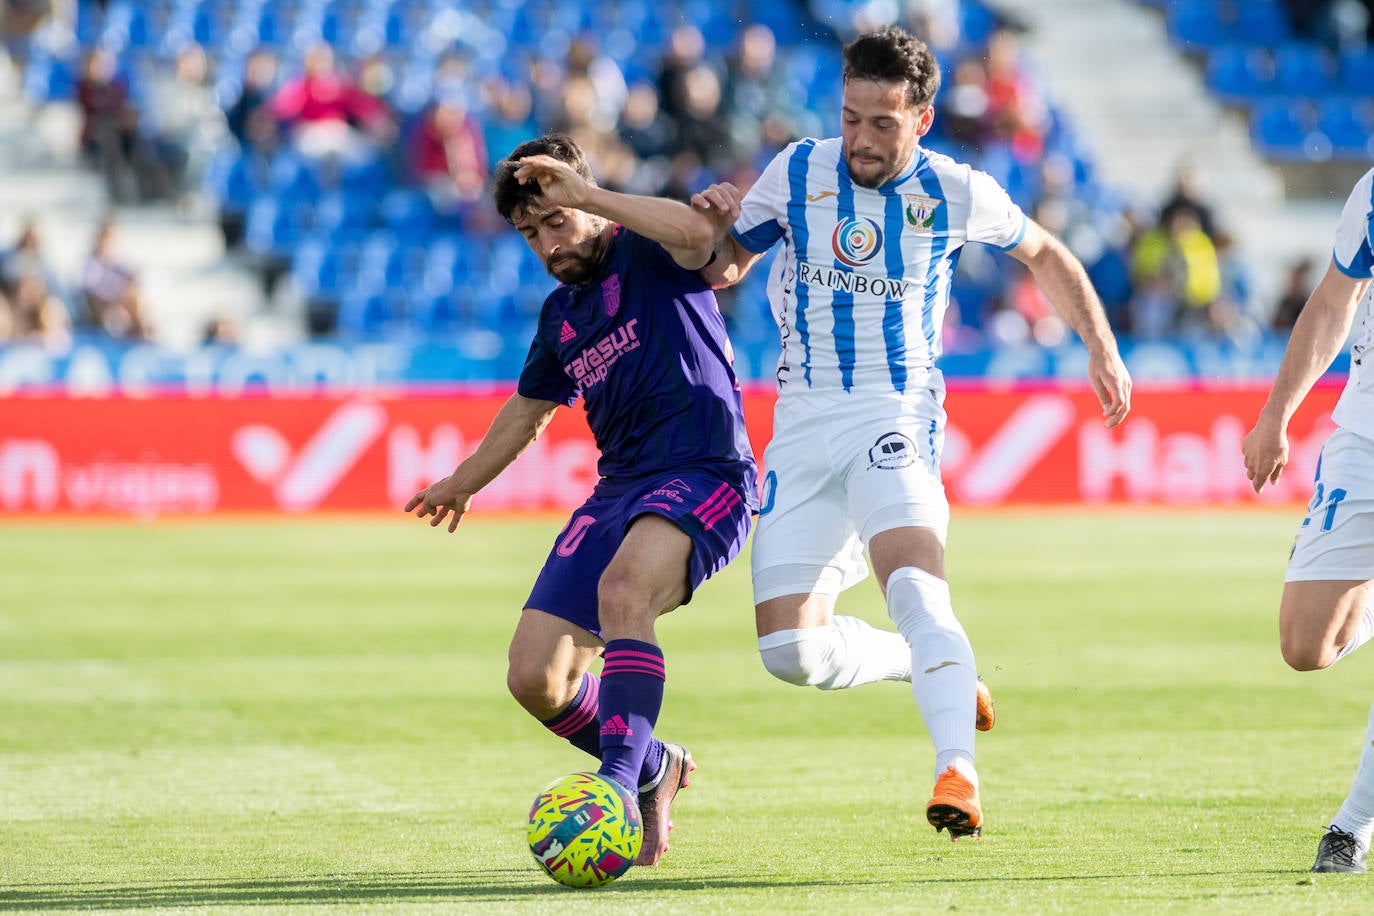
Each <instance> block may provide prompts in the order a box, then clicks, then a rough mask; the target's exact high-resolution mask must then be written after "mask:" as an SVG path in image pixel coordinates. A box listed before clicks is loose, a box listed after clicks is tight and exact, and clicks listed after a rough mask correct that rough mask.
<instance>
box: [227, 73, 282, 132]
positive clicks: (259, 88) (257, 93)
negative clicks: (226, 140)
mask: <svg viewBox="0 0 1374 916" xmlns="http://www.w3.org/2000/svg"><path fill="white" fill-rule="evenodd" d="M276 87H277V57H276V55H275V54H273V53H272V52H271V51H268V50H266V49H259V50H257V51H254V52H253V53H252V54H251V55H249V57H248V61H247V63H245V64H244V68H243V87H242V88H241V89H240V90H239V96H238V98H237V99H235V100H234V104H232V105H230V106H229V108H228V110H227V111H225V113H224V118H225V122H226V124H227V126H228V128H229V133H231V134H233V136H234V139H235V140H237V141H238V142H239V146H240V147H242V148H243V149H245V150H247V149H249V148H251V147H253V146H255V145H256V144H257V142H258V141H259V140H261V139H262V137H263V136H264V133H265V131H264V130H263V128H264V127H268V128H270V127H272V126H273V125H274V124H275V121H274V120H273V118H272V113H271V107H270V106H271V102H272V96H273V95H274V94H275V93H276Z"/></svg>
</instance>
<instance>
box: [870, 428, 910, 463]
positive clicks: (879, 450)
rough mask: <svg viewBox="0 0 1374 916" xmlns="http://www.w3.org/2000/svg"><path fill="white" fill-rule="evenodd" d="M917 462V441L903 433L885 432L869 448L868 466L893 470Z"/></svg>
mask: <svg viewBox="0 0 1374 916" xmlns="http://www.w3.org/2000/svg"><path fill="white" fill-rule="evenodd" d="M915 463H916V443H915V442H912V441H911V440H910V439H908V438H907V437H906V436H903V435H902V434H901V433H885V434H883V435H882V436H880V437H878V441H877V442H874V443H873V447H872V448H871V449H869V450H868V466H869V467H870V468H882V469H883V470H887V471H893V470H896V469H897V468H909V467H911V466H912V465H913V464H915Z"/></svg>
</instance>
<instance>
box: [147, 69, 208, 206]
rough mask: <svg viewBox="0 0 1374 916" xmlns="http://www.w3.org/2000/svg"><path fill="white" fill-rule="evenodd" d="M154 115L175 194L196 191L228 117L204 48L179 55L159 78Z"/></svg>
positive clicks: (155, 84) (154, 91)
mask: <svg viewBox="0 0 1374 916" xmlns="http://www.w3.org/2000/svg"><path fill="white" fill-rule="evenodd" d="M150 102H151V105H150V109H151V110H150V112H149V114H150V115H151V116H152V121H153V124H154V125H156V135H155V137H154V141H153V142H154V148H155V149H156V151H157V154H158V158H159V160H160V161H161V163H162V166H163V168H164V169H165V170H166V172H167V175H168V177H169V185H170V187H169V190H170V191H171V192H172V195H173V196H176V195H177V194H178V193H179V192H180V191H182V190H184V189H186V188H188V187H195V186H197V185H199V183H200V177H201V174H202V172H203V171H204V169H205V164H206V163H207V162H208V161H209V160H210V157H211V156H213V155H214V153H215V150H216V149H218V148H219V146H220V144H221V143H222V142H223V139H224V132H225V126H224V123H225V122H224V114H223V112H221V111H220V108H219V103H218V101H217V100H216V98H215V91H214V88H213V87H212V86H211V85H210V69H209V61H208V59H207V58H206V56H205V50H204V49H203V48H201V46H200V45H198V44H194V43H190V44H187V45H185V46H184V47H183V48H182V49H181V50H180V51H178V52H177V58H176V65H175V66H174V67H173V68H172V70H171V72H165V71H163V72H159V73H158V75H157V76H156V77H155V78H154V82H153V86H152V92H151V99H150Z"/></svg>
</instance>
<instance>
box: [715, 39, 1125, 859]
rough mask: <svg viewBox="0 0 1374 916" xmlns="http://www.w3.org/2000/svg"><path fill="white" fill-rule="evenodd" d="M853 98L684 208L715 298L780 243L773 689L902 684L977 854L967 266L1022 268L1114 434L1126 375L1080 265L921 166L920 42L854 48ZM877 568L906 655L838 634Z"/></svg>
mask: <svg viewBox="0 0 1374 916" xmlns="http://www.w3.org/2000/svg"><path fill="white" fill-rule="evenodd" d="M843 80H844V87H843V110H842V127H841V135H840V136H839V137H834V138H830V139H826V140H813V139H807V140H802V141H800V142H797V143H793V144H792V145H790V146H789V147H787V148H786V149H784V150H783V151H782V152H781V153H779V154H778V155H777V156H776V157H775V158H774V159H773V161H772V162H771V163H769V165H768V166H767V168H765V169H764V172H763V174H762V175H761V176H760V178H759V180H758V182H757V183H756V184H755V185H754V186H753V187H752V188H751V189H750V190H749V193H748V194H747V195H746V196H744V198H743V200H742V203H741V200H740V197H739V192H738V190H737V189H735V188H734V186H733V185H730V184H719V185H713V186H711V187H710V188H708V189H706V190H705V191H704V192H702V193H701V194H698V195H696V196H694V197H693V199H692V203H693V205H694V206H696V207H697V208H698V209H700V210H701V211H702V212H704V213H707V214H709V215H711V217H712V221H713V222H714V223H715V225H716V228H717V232H718V233H719V234H720V235H721V236H722V243H721V244H720V245H718V246H717V249H716V255H717V256H716V260H715V261H714V262H712V264H711V265H710V266H709V267H708V268H707V276H708V277H709V278H711V280H712V282H713V284H714V285H717V286H723V285H728V284H730V283H733V282H736V281H738V280H739V279H740V278H741V277H742V276H743V274H744V272H745V271H747V270H748V269H749V268H750V267H751V266H752V265H753V264H754V263H756V262H757V261H758V259H759V258H760V257H761V256H762V254H763V253H764V252H765V251H767V250H768V249H769V248H771V247H772V246H773V245H774V244H776V243H778V242H779V241H780V242H782V244H783V249H782V252H781V253H780V254H779V255H778V257H777V259H776V260H775V261H774V264H773V272H772V274H771V275H770V277H769V279H768V298H769V302H770V304H771V306H772V310H773V317H774V318H775V320H776V321H777V323H778V327H779V329H780V331H781V335H782V356H781V359H780V360H779V363H778V372H777V381H778V392H779V397H778V402H777V407H776V410H775V415H774V428H773V440H772V442H771V443H770V444H769V446H768V451H767V452H766V454H765V456H764V466H765V468H766V470H767V473H766V475H765V478H764V484H763V494H762V502H763V506H762V508H761V510H760V514H759V526H758V532H757V533H756V534H755V536H754V548H753V564H754V570H753V576H754V601H755V605H756V607H755V612H756V618H757V627H758V636H759V653H760V655H761V656H762V659H763V663H764V665H765V666H766V667H767V669H768V670H769V671H770V672H772V673H773V674H774V675H775V676H777V677H778V678H781V679H782V680H784V681H787V682H789V683H792V684H798V685H809V686H815V687H819V688H821V689H823V690H830V689H836V688H841V687H853V686H856V685H858V684H866V683H871V682H873V681H878V680H910V681H911V689H912V693H913V694H914V696H915V699H916V703H917V706H918V707H919V708H920V711H921V717H922V719H923V720H924V722H925V725H926V728H927V730H928V731H929V732H930V736H931V739H932V741H933V742H934V745H935V776H936V778H935V788H934V791H933V792H932V795H931V799H930V801H929V803H928V804H927V805H926V818H927V820H928V821H929V822H930V823H931V825H933V826H934V827H935V829H936V830H937V831H938V830H941V829H948V830H949V832H950V836H951V838H955V839H957V838H958V837H961V836H977V835H978V834H979V832H980V830H981V828H982V824H983V814H982V804H981V800H980V797H979V793H978V773H977V770H976V769H975V768H974V761H973V744H974V732H975V719H976V712H975V710H976V709H977V706H978V704H979V693H980V689H979V688H980V684H979V681H978V675H977V671H976V669H975V667H974V658H973V649H972V648H971V646H970V645H969V640H968V637H967V636H966V635H965V633H964V629H963V627H962V626H961V625H960V623H959V620H958V618H957V617H956V616H955V614H954V609H953V605H952V604H951V600H950V590H949V585H948V583H947V582H946V580H945V565H944V552H945V534H946V531H947V528H948V524H949V504H948V502H947V500H946V497H945V491H944V486H943V484H942V483H941V481H940V453H941V446H942V440H943V437H944V428H945V411H944V406H943V404H944V391H945V388H944V381H943V379H942V376H941V374H940V371H939V369H937V368H936V360H937V358H938V357H939V355H940V333H941V325H942V322H943V319H944V314H945V310H946V307H947V305H948V303H949V292H950V280H951V278H952V276H953V274H954V265H955V262H956V261H957V260H958V256H959V249H960V248H961V247H962V246H963V245H964V244H965V243H966V242H982V243H984V244H988V245H994V246H996V247H998V248H1001V249H1003V250H1005V251H1007V252H1008V253H1009V254H1011V256H1012V257H1014V258H1016V259H1017V260H1020V261H1022V262H1023V263H1025V264H1026V265H1027V266H1028V267H1029V268H1030V271H1031V273H1032V274H1033V275H1034V277H1035V279H1036V281H1037V282H1038V283H1039V284H1040V286H1041V287H1042V288H1043V289H1044V290H1045V291H1046V293H1048V294H1049V297H1050V299H1051V301H1052V302H1053V303H1054V305H1055V307H1056V308H1057V309H1058V310H1059V312H1060V314H1062V315H1063V316H1064V318H1065V320H1066V321H1067V322H1068V323H1069V325H1070V326H1071V327H1073V329H1074V330H1075V331H1077V332H1078V334H1079V336H1080V337H1081V338H1082V339H1083V341H1084V343H1085V344H1086V346H1087V350H1088V379H1089V381H1090V382H1091V383H1092V386H1093V388H1094V390H1095V391H1096V394H1097V397H1098V400H1099V401H1100V402H1101V405H1102V413H1103V416H1104V417H1105V419H1106V423H1107V425H1108V426H1115V425H1116V424H1117V423H1120V422H1121V421H1122V420H1123V419H1125V417H1126V414H1127V412H1128V411H1129V410H1130V390H1131V382H1130V376H1129V375H1128V374H1127V372H1126V367H1125V366H1124V365H1123V364H1122V362H1121V358H1120V356H1119V355H1118V353H1117V346H1116V340H1115V338H1114V337H1113V336H1112V332H1111V330H1110V328H1109V327H1108V324H1107V319H1106V317H1105V315H1104V313H1103V310H1102V306H1101V303H1100V302H1099V301H1098V299H1097V296H1096V294H1095V293H1094V292H1093V289H1092V285H1091V284H1090V282H1089V281H1088V276H1087V272H1086V271H1085V270H1084V268H1083V265H1082V264H1080V263H1079V262H1078V260H1077V259H1076V258H1074V257H1073V255H1071V254H1070V253H1069V251H1068V249H1067V248H1065V247H1064V245H1063V244H1061V243H1060V242H1059V241H1057V240H1056V239H1054V238H1053V237H1052V236H1051V235H1050V234H1049V233H1048V232H1046V231H1045V230H1044V229H1042V228H1041V227H1040V226H1039V225H1037V224H1036V223H1035V222H1033V221H1031V220H1029V219H1027V218H1026V216H1025V215H1024V214H1023V213H1022V212H1021V210H1020V208H1018V207H1017V206H1016V205H1015V204H1014V203H1012V201H1011V199H1010V198H1009V197H1008V196H1007V193H1006V191H1004V190H1003V189H1002V188H1001V187H999V186H998V185H997V183H996V182H995V181H994V180H993V179H992V178H991V177H989V176H988V175H986V174H983V173H982V172H976V171H973V170H972V169H970V168H969V167H968V166H967V165H963V164H961V163H958V162H955V161H954V160H952V159H950V158H948V157H947V156H943V155H939V154H937V153H933V152H929V151H926V150H923V149H922V148H921V146H920V140H921V137H923V136H925V134H926V132H927V131H929V130H930V127H931V123H932V121H933V119H934V117H935V109H934V108H933V107H932V102H933V100H934V98H935V91H936V89H937V88H938V86H939V82H940V71H939V68H938V67H937V66H936V63H935V58H934V56H933V55H932V54H931V53H930V50H929V49H928V48H927V47H926V46H925V44H923V43H922V42H920V41H918V40H917V39H915V38H914V37H912V36H911V35H909V34H908V33H906V32H904V31H902V30H901V29H896V28H890V27H889V28H884V29H880V30H878V31H876V32H869V33H866V34H863V35H860V36H859V37H858V38H856V39H855V40H854V41H853V42H851V43H850V44H849V45H847V46H845V48H844V70H843ZM736 216H737V217H738V219H736V218H735V217H736ZM732 224H733V225H732ZM865 548H867V550H868V555H869V559H870V560H871V561H872V564H873V567H874V570H875V572H876V573H877V579H878V584H879V586H880V587H881V588H882V590H883V594H884V595H885V597H886V599H887V609H888V614H889V615H890V616H891V618H892V619H893V621H894V622H895V623H896V624H897V628H898V630H900V632H901V635H900V636H899V635H898V634H896V633H891V632H884V631H881V630H878V629H876V628H874V627H871V626H869V625H867V624H866V623H864V622H863V621H860V620H858V619H857V618H853V617H845V616H836V615H835V600H836V596H837V595H838V594H839V593H840V592H841V591H843V590H844V589H846V588H849V587H850V586H851V585H853V584H855V583H856V582H858V581H860V580H861V579H862V578H864V577H865V576H866V575H867V574H868V566H867V564H866V563H865V562H864V556H863V553H864V549H865Z"/></svg>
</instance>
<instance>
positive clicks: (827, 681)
mask: <svg viewBox="0 0 1374 916" xmlns="http://www.w3.org/2000/svg"><path fill="white" fill-rule="evenodd" d="M827 635H828V628H825V627H815V628H811V629H807V630H780V631H778V632H776V633H769V634H768V635H767V636H763V637H760V638H759V657H760V658H761V659H763V667H764V668H766V669H767V670H768V673H769V674H771V675H773V677H775V678H777V679H778V680H780V681H786V682H787V683H789V684H795V685H796V686H798V687H819V688H820V689H821V690H828V689H830V688H831V687H832V686H833V685H834V678H835V670H834V667H835V666H834V664H833V659H832V656H833V653H832V652H830V651H828V649H829V646H828V644H827V641H826V636H827Z"/></svg>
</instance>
